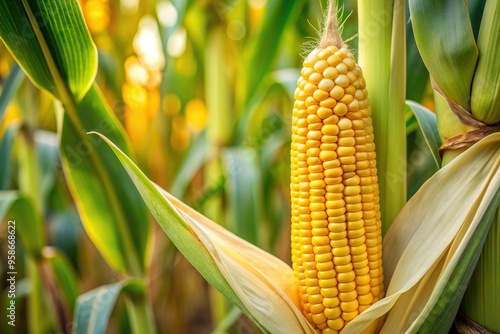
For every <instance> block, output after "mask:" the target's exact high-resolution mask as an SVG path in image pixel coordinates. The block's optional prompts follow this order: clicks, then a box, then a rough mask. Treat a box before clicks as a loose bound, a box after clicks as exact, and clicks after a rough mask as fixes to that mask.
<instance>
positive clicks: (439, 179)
mask: <svg viewBox="0 0 500 334" xmlns="http://www.w3.org/2000/svg"><path fill="white" fill-rule="evenodd" d="M499 142H500V134H494V135H490V136H488V137H487V138H485V139H483V140H482V141H480V142H479V143H477V144H475V145H474V146H473V147H471V148H470V149H468V150H467V151H466V152H465V153H463V154H461V155H460V156H459V157H458V158H456V159H454V160H453V161H452V162H451V163H449V164H448V165H447V166H446V167H444V168H442V169H441V170H440V171H439V172H437V173H436V174H434V176H433V177H431V178H430V179H429V180H428V182H426V183H425V184H424V185H423V186H422V188H421V189H420V190H419V191H418V192H417V193H416V194H415V195H414V196H413V197H412V198H411V199H410V201H408V203H407V205H405V207H404V208H403V210H402V211H401V213H400V214H399V216H398V217H397V219H396V221H395V222H394V224H393V225H392V226H391V228H390V229H389V231H388V233H387V235H386V236H385V239H384V273H385V276H386V279H387V282H388V288H387V292H386V295H387V296H386V297H385V298H383V299H382V300H380V301H379V302H377V303H376V304H374V305H373V306H372V307H370V308H369V309H368V310H366V311H365V312H363V313H362V314H360V315H359V316H358V317H357V318H355V319H354V320H353V321H352V322H350V323H349V324H348V325H347V326H346V327H345V329H344V330H343V333H359V332H361V331H362V330H363V329H364V328H366V327H367V326H369V325H370V324H371V323H372V322H373V320H374V319H376V318H378V317H381V316H383V315H384V314H386V313H387V312H389V315H388V317H387V319H386V321H385V323H384V327H383V330H382V333H399V332H401V331H404V330H405V329H407V328H409V327H410V326H411V325H412V323H413V322H414V321H415V319H417V318H418V315H419V314H420V312H421V310H422V309H423V308H424V307H425V305H426V304H427V303H428V301H429V299H428V298H424V297H426V296H427V297H429V296H431V293H432V292H433V290H434V288H435V287H436V286H437V288H438V289H439V288H440V286H439V284H440V281H439V279H440V276H439V275H438V274H439V271H435V269H440V268H441V266H444V267H443V269H444V271H443V272H444V273H446V272H447V270H448V271H453V270H454V268H455V267H456V265H457V260H458V259H459V258H460V256H462V254H464V253H463V252H464V249H465V248H466V246H467V244H468V242H469V240H470V237H471V235H472V234H473V233H474V231H475V230H476V227H477V226H478V224H479V222H480V221H481V219H482V217H483V216H484V213H485V212H486V211H487V208H488V205H489V204H490V203H491V202H492V201H493V199H494V197H495V195H496V193H497V191H498V188H499V187H500V175H499V174H498V169H499V168H500V145H499ZM450 203H451V204H450ZM443 208H448V209H447V210H443ZM450 248H451V251H448V250H449V249H450ZM440 260H442V261H444V262H442V261H441V262H440ZM443 277H444V276H443ZM423 279H424V280H426V282H424V281H422V280H423ZM444 282H446V279H444ZM420 283H422V284H421V285H417V284H420ZM435 291H439V290H435ZM431 301H432V300H431Z"/></svg>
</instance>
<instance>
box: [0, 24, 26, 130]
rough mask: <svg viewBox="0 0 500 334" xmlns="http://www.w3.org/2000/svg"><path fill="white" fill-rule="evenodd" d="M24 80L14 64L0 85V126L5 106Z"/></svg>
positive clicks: (22, 73)
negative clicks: (0, 91) (0, 89)
mask: <svg viewBox="0 0 500 334" xmlns="http://www.w3.org/2000/svg"><path fill="white" fill-rule="evenodd" d="M0 24H1V23H0ZM24 78H25V75H24V72H23V71H21V68H20V67H19V66H18V65H17V64H14V65H13V66H12V69H11V70H10V73H9V76H8V77H7V79H6V80H5V82H4V83H3V85H2V93H1V94H0V124H2V121H3V116H4V115H5V111H6V110H7V106H8V105H9V103H10V101H11V100H12V98H13V97H14V95H15V94H16V92H17V90H18V89H19V86H21V83H22V82H23V80H24Z"/></svg>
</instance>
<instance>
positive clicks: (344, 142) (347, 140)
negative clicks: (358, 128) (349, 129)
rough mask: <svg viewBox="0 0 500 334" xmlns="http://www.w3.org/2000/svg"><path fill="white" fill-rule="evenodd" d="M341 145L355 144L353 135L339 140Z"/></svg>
mask: <svg viewBox="0 0 500 334" xmlns="http://www.w3.org/2000/svg"><path fill="white" fill-rule="evenodd" d="M338 144H339V146H354V144H355V141H354V138H353V137H342V138H339V141H338Z"/></svg>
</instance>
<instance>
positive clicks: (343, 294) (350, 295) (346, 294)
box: [339, 290, 358, 302]
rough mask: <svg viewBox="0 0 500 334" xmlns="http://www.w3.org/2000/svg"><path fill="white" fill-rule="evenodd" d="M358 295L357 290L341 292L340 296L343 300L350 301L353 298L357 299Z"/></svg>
mask: <svg viewBox="0 0 500 334" xmlns="http://www.w3.org/2000/svg"><path fill="white" fill-rule="evenodd" d="M357 296H358V293H357V292H356V290H351V291H349V292H341V293H339V298H340V301H341V302H350V301H351V300H355V299H356V297H357Z"/></svg>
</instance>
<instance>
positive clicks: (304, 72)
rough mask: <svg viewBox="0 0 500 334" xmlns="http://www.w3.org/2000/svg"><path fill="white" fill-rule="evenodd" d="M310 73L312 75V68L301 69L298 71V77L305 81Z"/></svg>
mask: <svg viewBox="0 0 500 334" xmlns="http://www.w3.org/2000/svg"><path fill="white" fill-rule="evenodd" d="M312 73H314V69H313V68H312V67H306V66H304V67H302V69H301V70H300V75H301V76H302V77H303V78H304V79H307V78H308V77H309V76H310V75H311V74H312Z"/></svg>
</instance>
